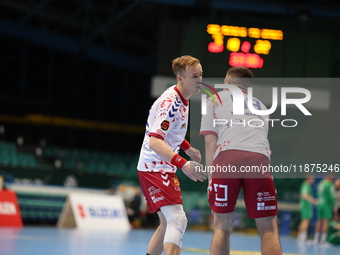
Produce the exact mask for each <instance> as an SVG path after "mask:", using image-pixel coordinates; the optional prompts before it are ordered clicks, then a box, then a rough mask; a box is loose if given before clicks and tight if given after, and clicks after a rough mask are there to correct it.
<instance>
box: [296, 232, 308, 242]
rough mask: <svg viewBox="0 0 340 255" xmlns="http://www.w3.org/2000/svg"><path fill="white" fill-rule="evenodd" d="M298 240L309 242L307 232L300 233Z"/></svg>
mask: <svg viewBox="0 0 340 255" xmlns="http://www.w3.org/2000/svg"><path fill="white" fill-rule="evenodd" d="M297 239H298V241H300V242H305V241H306V240H307V231H303V232H300V233H299V234H298V237H297Z"/></svg>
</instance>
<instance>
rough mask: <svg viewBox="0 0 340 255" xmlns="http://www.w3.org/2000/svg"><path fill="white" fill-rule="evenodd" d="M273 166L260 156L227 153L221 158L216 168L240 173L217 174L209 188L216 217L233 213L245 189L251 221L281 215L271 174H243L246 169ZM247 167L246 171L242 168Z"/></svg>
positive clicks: (245, 152) (245, 198) (215, 162)
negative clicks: (242, 170) (230, 167)
mask: <svg viewBox="0 0 340 255" xmlns="http://www.w3.org/2000/svg"><path fill="white" fill-rule="evenodd" d="M261 164H262V166H263V165H267V166H268V165H269V159H268V158H267V157H266V156H265V155H263V154H260V153H255V152H248V151H239V150H227V151H222V152H220V153H219V154H218V156H217V157H216V159H215V160H214V164H213V165H214V166H215V167H216V166H217V165H219V166H229V165H230V166H235V168H234V169H236V172H234V173H230V172H224V173H221V172H219V173H217V172H213V174H212V179H211V183H210V185H209V199H208V200H209V204H210V207H211V209H212V210H213V211H214V212H216V213H231V212H233V211H234V210H235V205H236V202H237V198H238V195H239V192H240V189H241V188H243V191H244V201H245V204H246V209H247V217H248V218H262V217H268V216H274V215H277V214H278V207H277V197H276V189H275V186H274V181H273V178H272V175H271V174H262V173H261V172H260V173H244V172H243V173H242V172H241V171H240V169H244V167H245V166H261ZM242 166H243V168H241V167H242Z"/></svg>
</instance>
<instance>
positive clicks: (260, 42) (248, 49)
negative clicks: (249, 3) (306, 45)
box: [206, 24, 283, 68]
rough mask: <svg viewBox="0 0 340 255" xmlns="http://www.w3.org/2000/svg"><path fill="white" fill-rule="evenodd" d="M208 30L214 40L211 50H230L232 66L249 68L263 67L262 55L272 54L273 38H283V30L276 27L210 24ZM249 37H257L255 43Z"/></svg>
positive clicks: (210, 46)
mask: <svg viewBox="0 0 340 255" xmlns="http://www.w3.org/2000/svg"><path fill="white" fill-rule="evenodd" d="M206 32H207V33H208V34H210V35H211V38H212V40H213V41H212V42H210V43H209V44H208V51H209V52H211V53H221V52H223V51H224V50H227V51H230V55H229V65H230V66H245V67H248V68H262V67H263V66H264V58H263V56H261V55H268V54H270V50H271V48H272V43H271V40H283V32H282V31H281V30H276V29H265V28H262V29H260V28H255V27H249V28H247V27H239V26H229V25H218V24H208V25H207V30H206ZM249 39H253V40H254V39H255V41H254V43H252V42H251V41H250V40H249Z"/></svg>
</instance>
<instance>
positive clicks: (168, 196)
mask: <svg viewBox="0 0 340 255" xmlns="http://www.w3.org/2000/svg"><path fill="white" fill-rule="evenodd" d="M138 179H139V183H140V186H141V188H142V191H143V194H144V197H145V199H146V205H147V206H148V210H149V211H151V212H157V211H159V210H160V208H161V207H162V206H165V205H175V204H182V192H181V188H180V183H179V180H178V178H177V175H176V174H175V173H160V172H143V171H138Z"/></svg>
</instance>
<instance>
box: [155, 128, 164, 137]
mask: <svg viewBox="0 0 340 255" xmlns="http://www.w3.org/2000/svg"><path fill="white" fill-rule="evenodd" d="M156 134H159V135H160V136H161V137H165V133H164V132H163V131H162V130H160V129H157V130H156Z"/></svg>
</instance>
